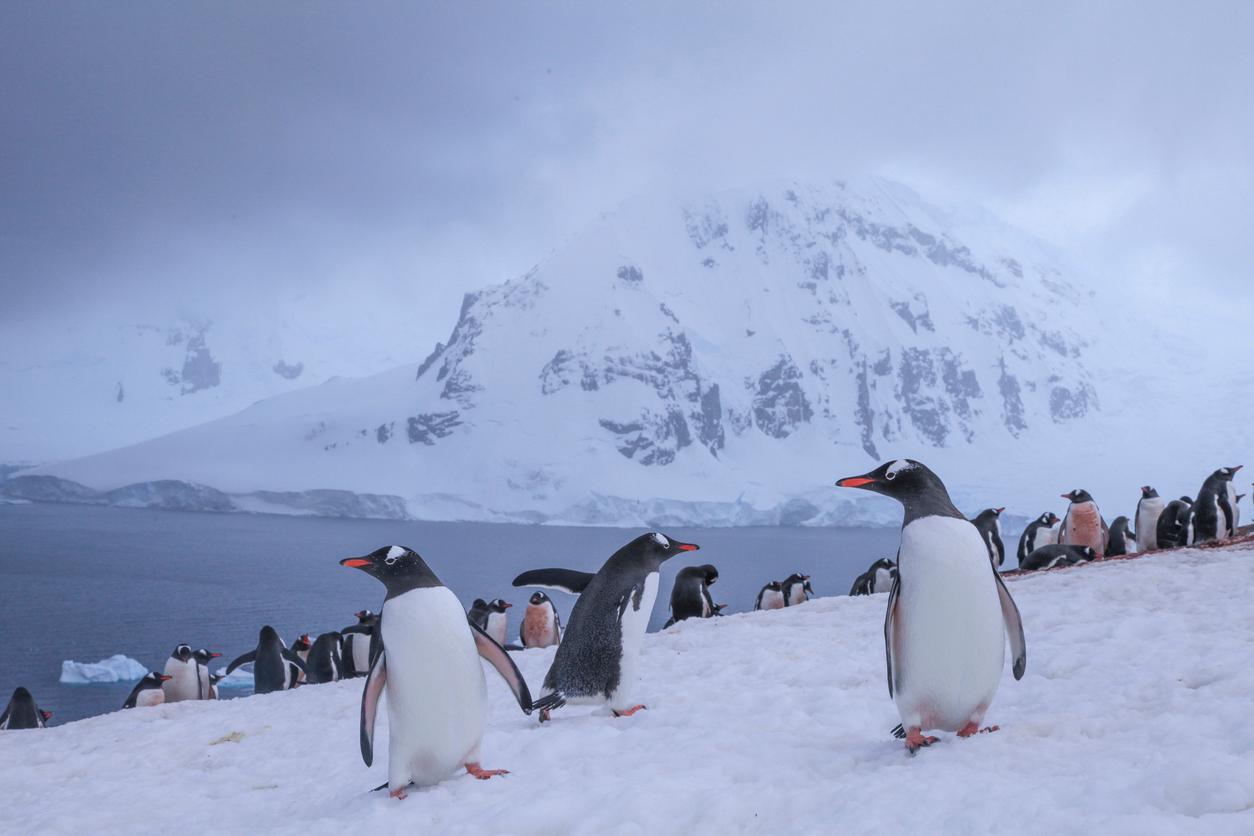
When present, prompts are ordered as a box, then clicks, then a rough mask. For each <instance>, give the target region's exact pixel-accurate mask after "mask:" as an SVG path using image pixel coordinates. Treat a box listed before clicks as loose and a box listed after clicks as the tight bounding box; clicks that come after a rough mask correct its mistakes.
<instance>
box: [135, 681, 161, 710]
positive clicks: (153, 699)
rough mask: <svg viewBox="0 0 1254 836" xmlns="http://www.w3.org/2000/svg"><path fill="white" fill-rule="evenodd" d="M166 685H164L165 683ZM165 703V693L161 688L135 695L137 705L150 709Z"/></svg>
mask: <svg viewBox="0 0 1254 836" xmlns="http://www.w3.org/2000/svg"><path fill="white" fill-rule="evenodd" d="M163 684H164V683H163ZM163 702H165V691H163V690H162V689H160V688H145V689H144V690H142V691H140V692H139V693H138V694H136V695H135V705H137V706H139V707H140V708H150V707H152V706H154V705H161V704H162V703H163Z"/></svg>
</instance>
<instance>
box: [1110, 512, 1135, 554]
mask: <svg viewBox="0 0 1254 836" xmlns="http://www.w3.org/2000/svg"><path fill="white" fill-rule="evenodd" d="M1131 540H1132V529H1131V527H1130V526H1129V525H1128V518H1127V517H1115V521H1114V522H1112V523H1111V524H1110V542H1108V543H1107V544H1106V556H1107V557H1117V556H1119V555H1121V554H1128V553H1129V552H1128V548H1129V542H1130V541H1131Z"/></svg>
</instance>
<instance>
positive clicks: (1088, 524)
mask: <svg viewBox="0 0 1254 836" xmlns="http://www.w3.org/2000/svg"><path fill="white" fill-rule="evenodd" d="M1062 498H1063V499H1069V500H1071V505H1070V506H1068V507H1067V513H1066V515H1064V516H1063V518H1062V531H1061V532H1060V533H1059V536H1058V542H1059V543H1062V544H1063V545H1064V546H1088V547H1089V548H1090V549H1092V550H1093V551H1094V552H1096V553H1097V556H1098V557H1101V556H1102V555H1104V554H1105V553H1106V541H1107V539H1108V538H1109V536H1110V532H1109V529H1108V528H1107V527H1106V521H1105V520H1104V519H1102V512H1101V511H1100V510H1099V509H1098V507H1097V503H1096V502H1094V501H1093V497H1091V496H1089V492H1088V491H1086V490H1081V489H1079V488H1076V489H1075V490H1073V491H1071V492H1070V493H1065V494H1063V495H1062Z"/></svg>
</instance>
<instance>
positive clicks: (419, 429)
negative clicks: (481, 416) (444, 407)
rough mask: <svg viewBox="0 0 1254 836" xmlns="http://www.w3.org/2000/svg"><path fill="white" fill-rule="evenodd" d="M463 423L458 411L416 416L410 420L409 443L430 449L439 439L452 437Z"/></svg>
mask: <svg viewBox="0 0 1254 836" xmlns="http://www.w3.org/2000/svg"><path fill="white" fill-rule="evenodd" d="M461 423H462V422H461V415H460V413H458V412H457V411H456V410H454V411H452V412H427V413H423V414H422V415H415V416H413V417H412V418H410V419H409V443H410V444H425V445H427V446H428V447H430V446H432V445H434V444H435V442H436V440H437V439H441V438H447V437H448V436H450V435H452V434H453V430H454V428H456V427H458V426H460V425H461Z"/></svg>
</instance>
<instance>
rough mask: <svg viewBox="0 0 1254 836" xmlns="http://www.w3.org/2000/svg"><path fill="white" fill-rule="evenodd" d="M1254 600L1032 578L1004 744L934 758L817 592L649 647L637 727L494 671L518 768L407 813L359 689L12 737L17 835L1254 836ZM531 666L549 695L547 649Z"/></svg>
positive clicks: (451, 783)
mask: <svg viewBox="0 0 1254 836" xmlns="http://www.w3.org/2000/svg"><path fill="white" fill-rule="evenodd" d="M1251 588H1254V544H1248V543H1247V544H1244V545H1239V546H1233V547H1228V548H1224V549H1212V550H1184V551H1178V552H1171V553H1162V554H1156V555H1151V556H1148V557H1145V558H1143V559H1138V560H1128V561H1111V562H1104V563H1101V564H1094V565H1088V566H1081V567H1075V568H1071V569H1065V570H1056V571H1053V572H1049V573H1041V574H1036V575H1029V576H1023V577H1019V578H1013V579H1011V581H1010V589H1011V591H1012V593H1013V594H1014V596H1015V598H1016V600H1017V601H1018V604H1019V607H1020V609H1021V611H1022V614H1023V621H1024V625H1025V627H1026V630H1027V640H1028V668H1027V674H1026V676H1025V677H1024V678H1023V680H1022V681H1021V682H1014V681H1013V680H1012V679H1011V677H1010V674H1009V671H1008V670H1007V672H1006V674H1005V677H1004V681H1003V687H1002V689H1001V691H1000V693H999V694H998V697H997V700H996V702H995V703H994V704H993V707H992V708H991V710H990V711H989V714H988V718H987V719H988V720H989V721H990V722H993V723H998V724H1000V725H1001V731H1000V732H999V733H997V734H991V735H980V736H978V737H976V738H973V739H970V740H958V739H956V738H954V737H953V736H950V735H944V736H942V740H941V742H940V743H939V744H937V745H935V746H933V747H931V748H930V749H926V750H923V751H922V752H920V753H919V755H918V756H917V757H913V758H911V757H909V756H907V754H906V752H905V750H904V748H903V746H902V744H901V743H900V742H899V741H896V740H893V739H892V738H891V737H890V736H889V734H888V731H889V729H890V728H891V727H892V726H893V725H894V724H895V723H896V722H897V717H896V714H895V711H894V708H893V705H892V703H891V702H890V700H889V697H888V693H887V690H886V687H885V683H884V658H883V653H884V651H883V640H882V637H881V625H882V620H883V611H884V603H885V600H884V596H882V595H880V596H873V597H869V598H845V597H836V598H822V599H818V600H815V601H812V602H810V603H807V604H804V605H802V606H800V607H797V608H794V609H789V610H783V611H774V612H765V613H746V614H743V615H734V616H729V617H726V618H721V619H713V620H709V621H704V622H692V621H689V622H684V623H682V624H680V625H678V626H677V627H675V628H672V629H671V630H669V631H666V632H663V633H658V634H650V635H649V636H647V637H646V639H645V642H644V649H643V660H642V666H641V668H642V681H641V684H640V692H639V697H640V698H641V699H642V700H643V701H645V702H647V703H648V705H649V710H648V711H644V712H640V713H639V714H637V715H635V716H634V717H631V718H624V719H613V718H610V717H608V716H598V715H589V714H588V709H577V708H566V709H563V710H562V711H560V712H559V713H558V714H557V715H556V716H555V718H554V722H552V723H551V724H548V725H546V726H540V725H538V724H537V722H536V720H535V718H527V717H524V716H522V715H521V714H520V713H519V712H518V710H517V707H516V706H515V705H514V703H513V700H512V698H511V696H510V695H509V692H508V691H507V690H506V689H505V687H504V685H503V684H502V683H501V681H500V680H499V678H497V677H496V676H495V675H494V674H490V675H489V683H490V685H489V687H490V691H491V704H492V705H491V719H490V723H489V728H488V733H487V737H486V739H485V741H484V753H483V763H484V766H485V767H490V768H507V769H510V770H512V773H511V774H510V775H508V776H506V777H504V778H496V779H493V780H491V781H488V782H480V781H475V780H473V779H472V778H470V777H468V776H465V775H461V776H458V777H456V778H453V779H450V780H448V781H445V782H444V783H442V784H440V785H439V786H437V787H434V788H431V789H427V790H418V791H412V792H411V793H410V796H409V798H408V799H407V800H405V801H402V802H397V801H395V800H392V799H389V798H387V797H386V795H385V794H384V793H375V794H370V793H368V792H367V790H369V789H370V788H372V787H374V786H376V785H378V784H380V783H382V782H383V781H384V780H385V775H384V770H385V766H384V765H385V764H386V760H387V759H386V757H385V756H384V757H378V756H377V757H376V765H375V767H374V768H373V769H367V768H366V767H365V766H363V765H362V763H361V759H360V756H359V755H358V749H357V745H358V744H357V716H358V715H357V712H358V698H359V695H360V690H361V682H360V680H358V681H350V682H342V683H337V684H334V685H323V686H313V687H306V688H301V689H299V690H297V691H295V692H292V693H281V694H271V695H264V696H257V697H251V698H247V699H242V700H232V701H229V702H219V703H209V702H205V703H179V704H176V705H170V706H163V707H160V708H155V709H138V710H132V711H125V712H119V713H116V714H112V715H107V716H103V717H95V718H91V719H88V720H83V721H80V722H77V723H73V724H70V725H67V726H64V727H53V728H49V729H47V730H44V731H36V732H11V733H4V734H0V786H2V787H4V796H3V798H4V801H3V803H0V832H5V833H41V832H55V833H75V834H78V833H86V832H128V833H150V832H152V833H155V832H160V831H168V830H169V829H170V828H177V829H178V830H179V831H181V832H188V833H196V832H210V831H213V832H249V833H257V832H290V833H303V834H309V833H341V832H345V831H348V830H352V831H354V832H356V831H359V830H361V831H362V832H370V833H392V832H398V833H399V832H406V833H435V832H440V833H546V834H547V833H681V832H690V833H722V832H755V833H766V832H801V833H836V832H838V833H885V832H912V833H983V832H1007V833H1049V834H1054V833H1059V832H1062V833H1077V832H1086V833H1103V834H1114V833H1127V834H1138V836H1140V835H1141V834H1157V833H1206V834H1223V833H1251V832H1254V763H1252V762H1251V753H1252V752H1254V723H1251V722H1250V711H1249V707H1250V695H1251V694H1254V666H1251V665H1250V660H1251V659H1254V607H1251V606H1250V605H1249V590H1250V589H1251ZM516 658H517V659H518V661H519V665H520V667H521V668H522V670H523V672H524V674H525V675H526V676H527V678H528V680H529V681H530V682H531V684H532V686H533V688H535V689H536V690H538V685H539V683H540V680H541V678H542V676H543V674H544V671H545V670H546V669H547V666H548V663H549V661H550V660H551V658H552V652H551V651H548V650H534V651H526V652H522V653H519V654H516ZM36 696H38V695H36ZM380 723H381V727H380V729H379V732H378V734H377V736H376V740H377V741H386V740H387V733H386V729H385V727H384V725H382V724H386V713H381V719H380ZM382 745H384V746H386V743H383V744H382Z"/></svg>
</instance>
